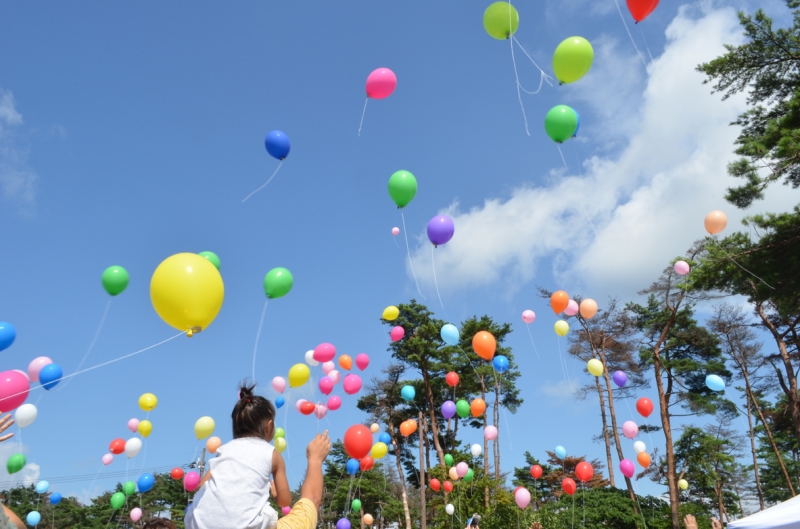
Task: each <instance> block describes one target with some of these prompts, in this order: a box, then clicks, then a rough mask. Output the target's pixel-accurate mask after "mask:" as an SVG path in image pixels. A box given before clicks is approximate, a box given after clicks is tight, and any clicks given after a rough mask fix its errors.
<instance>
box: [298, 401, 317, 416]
mask: <svg viewBox="0 0 800 529" xmlns="http://www.w3.org/2000/svg"><path fill="white" fill-rule="evenodd" d="M316 409H317V405H316V404H314V403H313V402H308V401H306V402H304V403H302V404H301V405H300V413H302V414H303V415H311V414H312V413H314V410H316Z"/></svg>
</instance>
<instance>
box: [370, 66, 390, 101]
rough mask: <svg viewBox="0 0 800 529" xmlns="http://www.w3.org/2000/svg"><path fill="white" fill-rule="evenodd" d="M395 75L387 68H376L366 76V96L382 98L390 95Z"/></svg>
mask: <svg viewBox="0 0 800 529" xmlns="http://www.w3.org/2000/svg"><path fill="white" fill-rule="evenodd" d="M396 86H397V76H396V75H395V74H394V72H393V71H391V70H390V69H389V68H378V69H377V70H375V71H373V72H372V73H371V74H369V77H367V97H371V98H373V99H384V98H386V97H389V96H390V95H392V92H394V89H395V87H396Z"/></svg>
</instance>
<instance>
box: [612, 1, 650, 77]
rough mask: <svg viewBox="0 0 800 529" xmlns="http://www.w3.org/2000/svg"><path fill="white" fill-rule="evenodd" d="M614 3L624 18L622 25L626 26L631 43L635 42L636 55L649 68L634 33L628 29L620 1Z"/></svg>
mask: <svg viewBox="0 0 800 529" xmlns="http://www.w3.org/2000/svg"><path fill="white" fill-rule="evenodd" d="M614 3H615V4H616V5H617V12H619V18H620V19H621V20H622V25H623V26H625V31H627V32H628V37H629V38H630V39H631V44H633V49H635V50H636V56H637V57H639V60H640V61H642V64H643V65H644V67H645V68H647V62H645V60H644V57H643V56H642V52H640V51H639V47H638V46H637V45H636V41H635V40H633V35H631V30H630V29H628V23H627V22H625V17H624V16H623V15H622V9H620V8H619V2H618V1H617V0H614Z"/></svg>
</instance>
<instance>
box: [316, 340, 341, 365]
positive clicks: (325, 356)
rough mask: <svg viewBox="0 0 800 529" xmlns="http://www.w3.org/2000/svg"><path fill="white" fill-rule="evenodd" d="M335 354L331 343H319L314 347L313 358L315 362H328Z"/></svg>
mask: <svg viewBox="0 0 800 529" xmlns="http://www.w3.org/2000/svg"><path fill="white" fill-rule="evenodd" d="M334 356H336V348H335V347H334V346H333V344H329V343H321V344H319V345H318V346H316V347H315V348H314V360H316V361H317V362H330V361H331V360H333V357H334Z"/></svg>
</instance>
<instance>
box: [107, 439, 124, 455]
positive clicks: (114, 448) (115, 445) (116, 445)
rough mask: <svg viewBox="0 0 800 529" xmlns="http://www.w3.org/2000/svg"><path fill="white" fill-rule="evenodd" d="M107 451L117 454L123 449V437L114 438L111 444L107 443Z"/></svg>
mask: <svg viewBox="0 0 800 529" xmlns="http://www.w3.org/2000/svg"><path fill="white" fill-rule="evenodd" d="M108 451H109V452H111V453H112V454H116V455H119V454H121V453H122V452H124V451H125V439H114V440H113V441H111V444H110V445H108Z"/></svg>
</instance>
